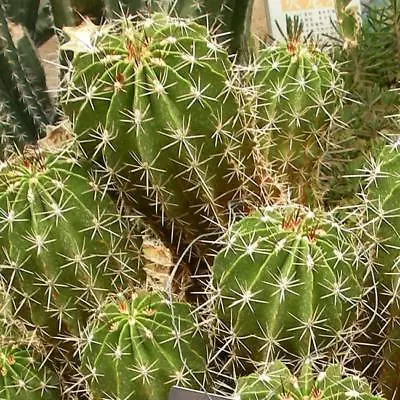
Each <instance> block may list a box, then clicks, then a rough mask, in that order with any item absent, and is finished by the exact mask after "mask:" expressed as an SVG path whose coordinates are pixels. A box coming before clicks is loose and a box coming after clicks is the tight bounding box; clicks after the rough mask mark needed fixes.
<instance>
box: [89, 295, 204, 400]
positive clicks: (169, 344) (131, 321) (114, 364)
mask: <svg viewBox="0 0 400 400" xmlns="http://www.w3.org/2000/svg"><path fill="white" fill-rule="evenodd" d="M87 338H88V339H87V343H86V344H85V347H84V349H83V359H82V369H83V373H84V375H85V376H86V377H87V379H88V384H89V387H90V389H91V392H92V395H93V396H94V397H93V398H94V399H95V400H98V399H103V398H119V399H128V398H135V399H139V398H140V399H142V400H165V399H167V397H168V392H169V390H170V388H171V387H172V386H173V385H175V384H177V385H180V386H185V387H191V388H197V387H201V386H202V385H203V383H204V378H205V373H206V369H207V366H206V362H207V346H206V343H205V341H204V339H203V337H202V335H201V334H200V332H199V326H198V323H197V321H196V320H195V319H194V317H193V316H192V314H191V311H190V307H189V306H188V305H187V304H185V303H179V302H176V301H170V300H169V299H168V297H166V296H165V295H164V294H163V293H161V292H152V293H146V292H139V293H138V294H136V295H135V296H134V297H133V298H132V300H125V299H122V300H121V299H120V300H117V301H116V302H114V303H109V304H107V305H105V307H104V309H103V311H102V313H101V314H100V316H99V319H98V320H97V322H95V323H94V325H93V326H92V327H91V329H90V330H89V331H88V332H87Z"/></svg>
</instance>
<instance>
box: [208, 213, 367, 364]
mask: <svg viewBox="0 0 400 400" xmlns="http://www.w3.org/2000/svg"><path fill="white" fill-rule="evenodd" d="M358 248H359V246H357V244H356V242H355V240H353V237H352V235H351V234H350V233H349V232H346V231H345V230H344V228H342V227H341V225H340V223H339V222H337V221H335V220H334V219H333V218H331V217H330V216H329V214H325V213H322V212H321V213H320V214H318V213H317V212H315V213H314V212H311V211H310V210H308V209H305V208H303V207H301V206H273V207H268V208H265V209H262V210H260V211H257V212H255V213H253V214H251V215H249V216H247V217H245V218H243V219H242V220H241V221H239V222H237V223H235V224H234V225H233V226H232V227H231V228H230V229H229V230H228V234H227V238H226V247H225V249H223V250H221V252H220V253H219V254H218V255H217V257H216V260H215V264H214V267H213V277H212V281H213V290H212V291H211V295H212V298H213V300H214V309H215V313H216V319H217V323H218V326H219V329H220V333H221V334H222V335H224V336H225V338H226V341H227V345H226V346H227V348H230V351H231V356H232V357H235V358H233V359H232V361H235V360H236V361H237V363H236V362H234V364H233V366H234V367H235V366H236V365H238V366H239V369H241V368H242V367H241V366H240V364H242V365H244V367H245V368H246V369H248V368H249V367H250V368H252V364H253V363H254V362H260V361H263V360H265V359H266V360H272V359H274V358H275V357H277V356H286V357H288V358H291V359H292V360H293V359H295V360H296V359H298V358H303V357H306V356H308V355H310V354H312V355H313V356H315V357H323V356H326V354H327V353H328V352H329V353H330V354H332V352H335V351H337V352H339V351H340V350H344V349H345V347H343V346H346V341H347V342H348V341H350V339H352V338H353V335H355V334H357V333H358V329H359V328H357V327H356V326H354V324H353V322H354V318H355V317H356V316H357V312H358V311H359V309H360V307H359V306H360V305H361V304H360V300H361V298H362V295H363V288H362V278H363V268H364V267H363V264H362V262H361V260H362V257H361V253H362V251H361V250H358ZM246 360H247V361H248V362H249V363H250V365H248V364H247V363H246Z"/></svg>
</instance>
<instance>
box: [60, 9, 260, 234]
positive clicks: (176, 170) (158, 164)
mask: <svg viewBox="0 0 400 400" xmlns="http://www.w3.org/2000/svg"><path fill="white" fill-rule="evenodd" d="M68 33H69V35H70V36H71V41H70V42H69V43H67V44H66V46H65V47H66V48H68V49H72V50H74V51H75V58H74V61H73V73H72V76H71V79H70V81H69V85H68V90H67V92H66V93H65V96H64V109H65V111H66V113H67V114H68V115H69V116H70V117H71V118H72V119H73V120H74V131H75V132H76V134H77V136H78V140H79V141H80V142H81V143H82V145H83V147H84V149H85V150H86V152H87V153H88V154H90V155H92V156H93V157H95V158H96V159H97V160H98V161H99V162H100V163H103V168H104V171H105V173H106V174H107V175H108V177H110V178H111V180H114V181H116V182H117V186H118V187H119V189H120V190H122V191H123V192H124V194H125V195H127V196H128V197H130V199H131V202H132V203H133V205H134V206H135V207H136V208H137V209H138V210H139V211H141V212H143V213H144V214H145V215H146V216H148V217H149V219H150V220H151V221H153V220H154V217H155V215H158V220H157V226H159V225H160V220H161V223H164V222H167V223H168V224H169V226H171V229H173V230H176V231H177V232H176V233H175V236H174V238H175V239H176V238H177V237H179V234H180V233H181V232H182V231H184V232H185V233H186V236H187V238H190V240H192V239H193V238H194V237H197V236H198V235H200V234H202V233H205V232H207V231H208V230H213V229H215V227H216V226H218V225H220V224H221V223H223V221H225V220H226V214H228V206H227V204H228V202H229V201H230V200H232V199H234V198H236V197H237V196H238V194H239V192H240V191H245V187H244V183H245V182H246V180H249V179H250V178H249V177H248V176H247V175H251V174H252V173H253V169H252V168H253V160H252V141H251V140H250V135H249V134H248V132H247V130H246V129H245V128H243V129H241V130H239V128H238V126H239V125H240V126H241V127H242V126H243V115H242V112H241V108H240V107H239V105H238V101H237V98H236V96H235V95H234V93H235V92H236V91H235V79H234V75H233V74H232V73H231V63H230V62H229V60H228V56H227V53H226V52H225V50H224V49H223V48H222V47H221V46H220V45H218V43H217V42H216V41H215V40H214V39H213V38H212V37H211V36H210V35H209V34H208V33H207V30H206V29H205V28H204V27H202V26H200V25H197V24H196V23H195V22H193V21H191V20H186V19H179V18H172V17H168V16H165V15H162V14H154V15H152V16H151V17H148V18H145V19H142V20H140V19H138V20H137V21H135V22H134V23H133V22H131V21H126V20H125V21H117V22H116V23H115V24H113V25H105V26H103V27H96V26H94V25H90V24H89V25H87V26H83V27H79V28H77V29H75V30H71V29H70V28H68ZM165 225H167V224H165ZM184 239H185V237H184Z"/></svg>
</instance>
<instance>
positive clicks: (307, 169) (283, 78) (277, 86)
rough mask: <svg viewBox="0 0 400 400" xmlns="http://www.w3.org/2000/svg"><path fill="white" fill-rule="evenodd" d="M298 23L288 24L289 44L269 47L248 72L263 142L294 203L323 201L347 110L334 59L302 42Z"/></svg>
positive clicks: (294, 20)
mask: <svg viewBox="0 0 400 400" xmlns="http://www.w3.org/2000/svg"><path fill="white" fill-rule="evenodd" d="M302 35H303V25H302V23H301V22H300V20H299V19H297V18H295V19H290V18H288V19H287V37H286V41H282V42H276V43H274V44H272V45H269V46H264V47H263V48H262V49H261V50H260V51H259V52H258V54H257V56H256V57H255V59H254V62H253V63H252V64H251V65H250V66H249V67H246V73H245V76H244V77H245V80H246V82H247V85H249V91H248V92H249V95H250V97H251V100H252V103H253V107H254V108H255V110H254V111H255V118H256V126H257V128H258V132H257V133H258V139H259V141H260V143H261V146H262V148H263V152H264V154H265V157H266V158H267V160H268V162H269V163H271V166H272V168H273V169H274V170H275V172H276V173H277V174H279V175H282V176H283V178H284V180H285V181H286V182H287V184H288V185H289V187H290V189H291V196H292V200H297V201H301V202H305V203H307V202H311V201H317V200H319V199H320V197H321V195H322V192H323V188H321V187H320V182H319V181H320V170H321V166H322V165H323V162H324V157H325V155H326V153H327V151H328V149H329V148H330V146H331V143H332V141H333V139H334V138H332V137H331V127H332V126H333V125H334V124H336V123H337V122H338V119H339V118H338V116H339V112H340V110H341V108H342V105H343V94H344V89H343V80H342V77H341V74H340V72H339V70H338V68H337V66H336V65H335V63H334V61H333V60H332V59H331V58H330V57H329V55H328V54H327V53H326V52H324V51H323V50H321V49H320V48H319V47H318V45H317V44H316V43H314V42H312V41H311V40H303V36H302Z"/></svg>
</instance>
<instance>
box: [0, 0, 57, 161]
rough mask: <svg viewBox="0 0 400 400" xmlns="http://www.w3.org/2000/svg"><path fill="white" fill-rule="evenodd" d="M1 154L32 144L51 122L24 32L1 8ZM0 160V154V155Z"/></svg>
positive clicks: (40, 70)
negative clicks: (13, 148) (6, 149)
mask: <svg viewBox="0 0 400 400" xmlns="http://www.w3.org/2000/svg"><path fill="white" fill-rule="evenodd" d="M0 71H1V73H0V151H1V153H2V152H3V151H4V150H5V148H7V146H11V147H14V146H16V145H21V144H24V143H25V142H28V143H32V142H34V141H35V140H37V139H38V136H40V134H43V133H44V132H45V128H46V126H47V125H49V124H50V123H51V122H52V121H53V118H54V110H53V105H52V101H51V99H50V97H49V94H48V93H47V86H46V78H45V73H44V70H43V67H42V65H41V62H40V59H39V57H38V55H37V53H36V49H35V46H34V44H33V42H32V40H31V38H30V36H29V34H28V33H27V31H26V29H25V28H24V27H22V26H20V25H16V24H13V23H11V22H10V23H9V22H8V21H7V19H6V14H5V11H4V6H3V5H0ZM0 157H2V154H0Z"/></svg>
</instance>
